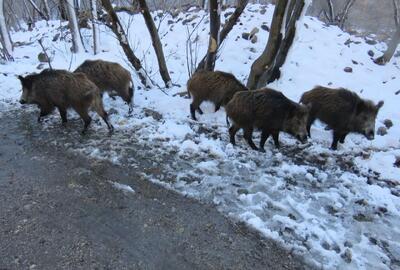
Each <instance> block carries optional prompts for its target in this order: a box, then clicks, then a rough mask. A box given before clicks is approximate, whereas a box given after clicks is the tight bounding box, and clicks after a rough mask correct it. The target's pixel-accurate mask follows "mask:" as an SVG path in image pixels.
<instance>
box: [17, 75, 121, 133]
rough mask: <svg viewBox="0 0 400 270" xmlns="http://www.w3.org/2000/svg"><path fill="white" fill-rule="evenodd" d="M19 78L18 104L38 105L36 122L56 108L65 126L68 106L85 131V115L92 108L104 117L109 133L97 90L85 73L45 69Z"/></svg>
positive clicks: (88, 120) (86, 122)
mask: <svg viewBox="0 0 400 270" xmlns="http://www.w3.org/2000/svg"><path fill="white" fill-rule="evenodd" d="M18 78H19V80H20V81H21V84H22V95H21V98H20V103H21V104H25V103H26V104H36V105H38V106H39V108H40V115H39V117H38V122H40V121H41V119H42V117H44V116H46V115H48V114H50V113H51V112H52V111H53V110H54V108H55V107H56V108H57V109H58V111H59V112H60V116H61V119H62V123H63V125H65V124H66V123H67V121H68V120H67V109H68V108H73V109H74V110H75V111H76V112H77V113H78V114H79V116H80V117H81V118H82V119H83V121H84V129H83V131H82V133H85V132H86V130H87V128H88V126H89V124H90V122H91V120H92V119H91V117H90V116H89V114H88V110H89V109H90V108H91V109H93V110H94V111H96V112H97V114H98V115H100V117H101V118H102V119H103V120H104V122H105V123H106V124H107V127H108V129H109V130H110V132H111V131H113V129H114V128H113V126H112V125H111V124H110V123H109V121H108V116H107V113H106V111H105V110H104V107H103V101H102V99H101V95H100V90H99V88H98V87H97V86H96V85H95V84H94V83H93V82H92V81H90V80H89V79H88V78H87V77H86V75H85V74H83V73H71V72H68V71H65V70H44V71H42V72H41V73H39V74H31V75H28V76H26V77H22V76H18Z"/></svg>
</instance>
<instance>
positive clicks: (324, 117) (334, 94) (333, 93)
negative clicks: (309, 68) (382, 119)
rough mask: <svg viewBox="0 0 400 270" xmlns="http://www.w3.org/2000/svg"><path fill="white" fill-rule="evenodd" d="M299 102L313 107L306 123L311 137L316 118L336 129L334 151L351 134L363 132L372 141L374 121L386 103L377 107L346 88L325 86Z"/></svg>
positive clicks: (309, 93) (314, 90)
mask: <svg viewBox="0 0 400 270" xmlns="http://www.w3.org/2000/svg"><path fill="white" fill-rule="evenodd" d="M300 102H301V103H303V104H309V105H311V110H310V115H309V119H308V121H307V132H308V135H309V136H310V137H311V133H310V128H311V125H312V123H313V122H314V121H315V119H319V120H321V121H322V122H324V123H326V124H327V125H328V126H329V128H331V129H333V141H332V145H331V148H332V149H333V150H336V149H337V144H338V142H340V143H344V140H345V138H346V136H347V134H348V133H350V132H356V133H361V134H363V135H364V136H365V137H367V139H368V140H373V139H374V135H375V119H376V116H377V114H378V111H379V109H380V108H381V107H382V106H383V101H379V102H378V104H377V105H375V104H374V103H373V102H372V101H370V100H365V99H362V98H360V97H359V96H358V95H357V94H356V93H354V92H351V91H349V90H347V89H344V88H339V89H331V88H327V87H322V86H317V87H315V88H314V89H312V90H310V91H308V92H305V93H304V94H303V95H302V97H301V99H300Z"/></svg>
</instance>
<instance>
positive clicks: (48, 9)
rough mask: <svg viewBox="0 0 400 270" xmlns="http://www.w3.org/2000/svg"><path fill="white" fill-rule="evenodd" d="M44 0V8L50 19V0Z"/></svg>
mask: <svg viewBox="0 0 400 270" xmlns="http://www.w3.org/2000/svg"><path fill="white" fill-rule="evenodd" d="M42 2H43V9H44V14H45V15H46V17H47V18H48V19H49V20H50V8H49V2H48V1H47V0H42Z"/></svg>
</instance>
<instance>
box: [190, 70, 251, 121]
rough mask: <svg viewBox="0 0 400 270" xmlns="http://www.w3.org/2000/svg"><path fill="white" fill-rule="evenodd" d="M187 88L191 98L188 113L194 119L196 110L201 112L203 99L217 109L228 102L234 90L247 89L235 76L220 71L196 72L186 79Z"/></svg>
mask: <svg viewBox="0 0 400 270" xmlns="http://www.w3.org/2000/svg"><path fill="white" fill-rule="evenodd" d="M187 89H188V91H189V93H190V94H191V95H192V98H193V102H192V104H191V105H190V113H191V115H192V118H193V119H194V120H196V115H195V111H196V110H198V111H199V113H200V114H202V111H201V109H200V104H201V103H202V102H203V101H211V102H213V103H214V105H215V111H218V110H219V108H220V107H221V106H225V105H226V104H228V102H229V101H230V100H231V99H232V97H233V95H234V94H235V93H236V92H238V91H246V90H248V89H247V87H246V86H244V85H243V84H242V83H241V82H240V81H239V80H238V79H236V78H235V76H233V75H232V74H230V73H226V72H222V71H198V72H196V73H195V74H193V76H192V77H191V78H190V79H189V80H188V82H187Z"/></svg>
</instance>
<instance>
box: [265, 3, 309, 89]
mask: <svg viewBox="0 0 400 270" xmlns="http://www.w3.org/2000/svg"><path fill="white" fill-rule="evenodd" d="M291 1H292V2H296V4H295V5H289V10H288V13H287V16H288V17H290V19H289V20H288V23H287V26H286V31H285V37H284V38H283V40H282V42H281V45H280V47H279V50H278V52H277V54H276V56H275V59H274V62H273V65H270V66H269V67H268V68H267V69H266V70H265V71H264V72H263V74H262V75H261V77H260V79H259V81H258V85H257V88H261V87H264V86H265V85H266V84H268V83H270V82H273V81H275V80H277V79H279V78H280V76H281V72H280V68H281V67H282V66H283V64H284V63H285V60H286V57H287V55H288V53H289V49H290V47H291V46H292V44H293V40H294V37H295V34H296V22H297V21H298V19H299V18H300V15H301V13H302V11H303V8H304V1H300V0H291ZM289 14H291V15H290V16H289Z"/></svg>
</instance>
